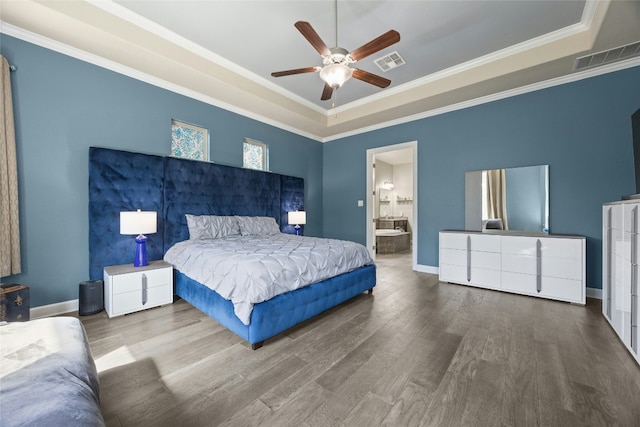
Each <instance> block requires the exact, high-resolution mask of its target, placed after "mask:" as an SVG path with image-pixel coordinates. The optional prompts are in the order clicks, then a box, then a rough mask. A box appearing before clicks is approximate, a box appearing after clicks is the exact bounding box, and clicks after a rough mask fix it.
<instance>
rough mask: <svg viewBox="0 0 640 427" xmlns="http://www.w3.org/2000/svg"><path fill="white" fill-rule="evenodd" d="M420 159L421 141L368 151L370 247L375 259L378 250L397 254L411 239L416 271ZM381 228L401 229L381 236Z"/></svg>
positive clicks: (413, 262) (368, 238)
mask: <svg viewBox="0 0 640 427" xmlns="http://www.w3.org/2000/svg"><path fill="white" fill-rule="evenodd" d="M417 158H418V141H412V142H405V143H401V144H394V145H388V146H385V147H379V148H372V149H369V150H367V194H368V200H367V213H366V214H367V224H368V226H367V248H368V249H369V253H370V254H371V256H372V257H373V258H374V259H375V256H376V249H377V252H378V253H382V252H384V253H393V252H394V251H395V250H396V249H398V250H402V249H403V248H404V247H405V246H404V245H406V242H405V239H408V240H409V246H410V252H411V259H412V261H411V263H412V268H413V270H416V268H417V264H418V261H417V260H418V256H417V254H418V248H417V246H418V245H417V240H416V236H417V229H418V215H417V213H418V212H417V211H418V208H417V206H418V162H417ZM379 228H384V229H398V230H397V232H398V234H399V235H396V236H394V237H389V238H387V237H386V236H385V237H384V238H383V239H378V238H377V236H376V230H378V233H380V234H384V233H385V232H383V231H382V230H380V229H379ZM402 231H404V233H403V232H402ZM378 237H379V236H378ZM378 242H380V243H381V244H382V245H384V246H379V245H378ZM381 249H382V250H381Z"/></svg>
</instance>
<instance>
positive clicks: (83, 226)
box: [0, 34, 323, 307]
mask: <svg viewBox="0 0 640 427" xmlns="http://www.w3.org/2000/svg"><path fill="white" fill-rule="evenodd" d="M1 37H2V43H1V44H0V52H1V53H2V55H3V56H5V57H6V58H7V59H8V60H9V62H10V63H11V64H15V65H17V66H18V71H17V72H14V73H12V74H11V79H12V89H13V101H14V114H15V126H16V140H17V152H18V153H17V154H18V174H19V175H18V182H19V185H20V189H19V197H20V209H21V211H20V221H21V224H20V230H21V243H22V271H23V272H22V274H19V275H15V276H12V277H7V278H3V281H5V282H17V283H24V284H26V285H28V286H30V291H31V305H32V307H36V306H40V305H46V304H52V303H56V302H62V301H68V300H73V299H77V298H78V283H79V282H80V281H83V280H87V279H88V277H89V257H88V252H89V250H88V246H89V245H88V239H89V237H88V194H87V192H88V159H89V147H90V146H99V147H108V148H117V149H125V150H130V151H137V152H142V153H149V154H161V155H168V154H169V153H170V145H171V119H172V118H175V119H178V120H183V121H186V122H189V123H194V124H198V125H201V126H204V127H206V128H208V129H209V131H210V135H211V149H210V158H211V160H212V161H214V162H216V163H221V164H226V165H231V166H242V140H243V138H244V137H248V138H252V139H256V140H258V141H262V142H265V143H267V144H269V151H270V167H271V170H272V171H274V172H277V173H281V174H285V175H292V176H297V177H301V178H304V179H305V193H306V198H305V209H306V210H307V212H308V216H307V218H308V220H309V223H308V224H307V225H306V226H305V234H306V235H310V236H313V235H317V236H319V235H321V234H322V230H323V224H322V144H321V143H319V142H317V141H313V140H310V139H307V138H304V137H301V136H299V135H296V134H293V133H290V132H287V131H283V130H281V129H278V128H275V127H273V126H269V125H266V124H263V123H260V122H257V121H255V120H251V119H248V118H246V117H243V116H240V115H237V114H234V113H231V112H228V111H225V110H222V109H220V108H216V107H213V106H211V105H208V104H205V103H202V102H199V101H196V100H193V99H190V98H187V97H185V96H181V95H177V94H175V93H173V92H170V91H167V90H164V89H160V88H158V87H155V86H152V85H149V84H146V83H142V82H140V81H137V80H134V79H132V78H129V77H126V76H123V75H120V74H117V73H114V72H111V71H108V70H106V69H103V68H100V67H97V66H94V65H91V64H88V63H86V62H83V61H79V60H75V59H73V58H70V57H68V56H65V55H61V54H58V53H56V52H53V51H51V50H48V49H44V48H41V47H38V46H35V45H33V44H30V43H26V42H24V41H21V40H18V39H15V38H12V37H9V36H6V35H4V34H2V35H1ZM149 239H153V235H150V236H149ZM134 251H135V247H134V246H132V257H133V252H134Z"/></svg>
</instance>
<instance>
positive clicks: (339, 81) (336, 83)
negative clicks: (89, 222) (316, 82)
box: [320, 64, 353, 89]
mask: <svg viewBox="0 0 640 427" xmlns="http://www.w3.org/2000/svg"><path fill="white" fill-rule="evenodd" d="M352 75H353V69H352V68H350V67H349V66H347V65H345V64H330V65H325V66H324V67H323V68H322V70H320V78H321V79H322V80H324V82H325V83H326V84H328V85H329V86H331V87H332V88H334V89H338V88H339V87H341V86H342V85H343V84H344V82H346V81H347V80H349V79H350V78H351V76H352Z"/></svg>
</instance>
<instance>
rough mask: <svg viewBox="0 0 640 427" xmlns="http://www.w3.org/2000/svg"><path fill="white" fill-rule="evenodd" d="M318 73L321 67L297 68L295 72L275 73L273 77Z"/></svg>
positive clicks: (272, 74)
mask: <svg viewBox="0 0 640 427" xmlns="http://www.w3.org/2000/svg"><path fill="white" fill-rule="evenodd" d="M318 71H320V67H306V68H296V69H295V70H286V71H276V72H275V73H271V76H272V77H283V76H291V75H293V74H303V73H317V72H318Z"/></svg>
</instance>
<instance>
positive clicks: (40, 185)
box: [0, 35, 640, 307]
mask: <svg viewBox="0 0 640 427" xmlns="http://www.w3.org/2000/svg"><path fill="white" fill-rule="evenodd" d="M1 37H2V43H1V44H0V53H2V55H4V56H5V57H6V58H7V59H8V60H9V62H10V63H12V64H15V65H17V66H18V71H17V72H15V73H12V88H13V96H14V109H15V110H14V112H15V119H16V137H17V144H18V147H17V149H18V168H19V177H18V180H19V184H20V206H21V213H20V215H21V216H20V220H21V233H22V235H21V239H22V257H23V273H22V274H20V275H16V276H13V277H9V278H4V279H3V281H15V282H19V283H24V284H27V285H29V286H30V287H31V301H32V306H34V307H35V306H40V305H45V304H52V303H56V302H62V301H67V300H73V299H77V297H78V283H79V282H80V281H82V280H86V279H87V278H88V264H89V261H88V215H87V209H88V195H87V182H88V171H87V162H88V147H90V146H101V147H109V148H118V149H126V150H131V151H138V152H143V153H151V154H162V155H167V154H169V149H170V120H171V119H172V118H175V119H178V120H183V121H187V122H190V123H195V124H198V125H202V126H205V127H207V128H209V130H210V132H211V151H210V155H211V159H212V160H213V161H215V162H218V163H222V164H228V165H232V166H240V165H241V164H242V149H241V147H242V139H243V138H244V137H249V138H253V139H256V140H259V141H262V142H265V143H267V144H269V148H270V165H271V169H272V170H273V171H274V172H278V173H282V174H288V175H293V176H299V177H302V178H304V179H305V186H306V190H305V193H306V198H305V209H306V210H307V212H308V218H309V224H307V225H306V226H305V234H306V235H315V236H319V235H324V236H327V237H336V238H344V239H349V240H354V241H358V242H361V243H365V240H366V229H365V227H366V209H365V208H364V207H357V204H356V201H357V200H359V199H362V200H365V201H368V198H367V197H366V194H365V192H366V182H365V180H366V179H365V177H366V169H365V166H366V165H365V163H366V150H367V149H369V148H375V147H380V146H386V145H391V144H396V143H402V142H408V141H414V140H417V141H418V159H417V161H418V181H419V188H418V191H419V194H418V206H417V208H418V216H419V227H418V230H417V233H418V236H417V247H418V263H419V264H421V265H426V266H437V265H438V231H439V230H441V229H462V228H464V173H465V172H466V171H470V170H481V169H495V168H502V167H516V166H530V165H538V164H548V165H550V170H549V175H550V205H551V206H550V210H551V212H550V228H551V232H552V233H569V234H582V235H585V236H587V238H588V241H587V252H588V254H587V255H588V257H587V266H588V268H587V269H588V274H587V283H588V285H589V286H592V287H596V288H600V287H601V278H600V275H601V204H602V203H604V202H608V201H613V200H618V199H619V198H620V196H621V195H623V194H630V193H634V192H635V185H634V174H633V161H632V137H631V122H630V116H631V114H632V113H633V112H634V111H636V110H638V108H639V107H640V85H638V81H640V67H635V68H633V69H628V70H623V71H618V72H615V73H611V74H607V75H604V76H599V77H594V78H591V79H587V80H582V81H579V82H575V83H570V84H566V85H562V86H557V87H553V88H549V89H545V90H540V91H537V92H532V93H528V94H524V95H520V96H517V97H512V98H508V99H505V100H500V101H495V102H492V103H488V104H483V105H480V106H476V107H472V108H467V109H464V110H460V111H455V112H451V113H447V114H442V115H439V116H435V117H430V118H425V119H422V120H418V121H414V122H411V123H406V124H402V125H398V126H393V127H389V128H385V129H381V130H378V131H374V132H369V133H366V134H361V135H356V136H353V137H348V138H343V139H341V140H338V141H334V142H330V143H327V144H324V145H323V144H320V143H318V142H315V141H312V140H309V139H307V138H304V137H301V136H299V135H296V134H293V133H290V132H287V131H283V130H281V129H277V128H275V127H273V126H269V125H266V124H263V123H260V122H257V121H255V120H251V119H248V118H245V117H242V116H240V115H237V114H234V113H231V112H228V111H225V110H222V109H220V108H216V107H213V106H211V105H208V104H205V103H202V102H199V101H196V100H193V99H190V98H187V97H184V96H181V95H177V94H175V93H172V92H169V91H166V90H163V89H160V88H158V87H155V86H152V85H149V84H145V83H142V82H140V81H137V80H134V79H131V78H128V77H126V76H122V75H120V74H117V73H114V72H111V71H108V70H105V69H102V68H100V67H97V66H94V65H91V64H88V63H85V62H82V61H79V60H75V59H73V58H70V57H67V56H65V55H61V54H58V53H55V52H53V51H50V50H48V49H44V48H40V47H37V46H34V45H32V44H30V43H26V42H24V41H21V40H18V39H15V38H12V37H9V36H6V35H2V36H1ZM150 238H152V237H150Z"/></svg>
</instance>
